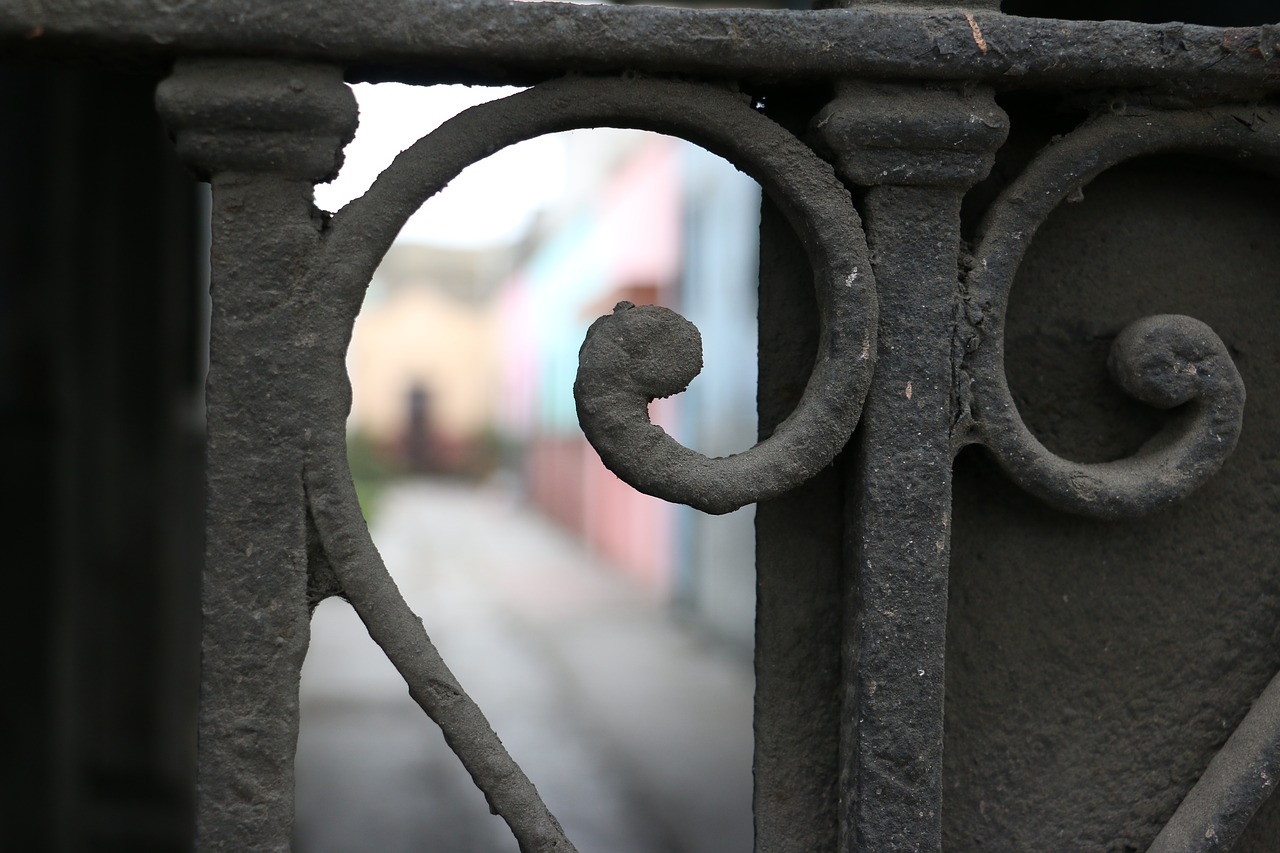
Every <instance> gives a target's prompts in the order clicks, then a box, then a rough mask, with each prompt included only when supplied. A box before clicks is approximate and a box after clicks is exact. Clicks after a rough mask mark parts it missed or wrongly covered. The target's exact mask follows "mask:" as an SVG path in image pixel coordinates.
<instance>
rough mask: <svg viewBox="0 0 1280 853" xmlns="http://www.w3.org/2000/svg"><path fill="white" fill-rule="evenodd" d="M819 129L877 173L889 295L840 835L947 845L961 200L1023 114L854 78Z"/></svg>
mask: <svg viewBox="0 0 1280 853" xmlns="http://www.w3.org/2000/svg"><path fill="white" fill-rule="evenodd" d="M814 127H815V130H817V132H818V133H819V135H820V137H821V138H822V140H823V141H824V142H825V143H826V144H827V145H828V146H829V147H830V149H831V150H832V151H833V152H834V154H835V160H836V163H837V168H838V169H839V170H840V172H841V174H842V175H843V176H844V177H845V178H846V179H847V180H848V181H850V182H851V183H853V184H855V185H858V186H863V187H867V190H866V195H865V197H864V199H863V213H864V215H865V218H866V225H867V236H868V241H869V243H870V246H871V256H872V263H873V264H874V267H875V277H876V288H877V292H878V294H879V297H880V339H879V356H878V360H877V363H876V371H875V375H874V376H873V378H872V383H871V391H870V394H869V395H868V397H867V403H866V406H865V407H864V409H863V413H862V422H861V424H860V426H859V428H858V432H857V433H856V434H855V440H854V453H853V457H852V459H851V460H850V463H849V464H850V469H849V475H848V479H847V484H848V490H847V493H846V506H847V507H848V512H847V514H846V519H847V526H846V537H847V538H846V549H847V551H846V574H845V584H846V586H845V602H844V639H843V650H842V651H843V655H842V657H843V667H844V671H843V679H842V689H843V697H842V700H841V709H842V710H841V732H840V794H841V808H840V844H839V849H840V850H841V851H842V853H852V851H859V852H860V853H861V851H866V853H893V852H894V851H934V853H937V851H940V850H941V847H942V735H943V728H942V727H943V690H944V679H943V663H944V658H945V652H946V648H945V647H946V617H947V569H948V560H949V544H950V514H951V461H952V455H953V448H954V440H953V436H952V429H953V425H954V424H955V423H956V420H957V418H956V414H957V410H958V404H957V393H956V386H957V380H956V367H955V365H954V364H953V358H954V349H953V339H954V337H955V333H956V320H957V307H958V305H959V295H960V285H959V270H960V263H959V261H960V203H961V200H962V199H963V196H964V192H965V190H966V189H967V188H968V187H969V186H972V184H973V183H974V182H975V181H977V180H979V179H981V178H982V177H983V176H985V175H986V174H987V172H988V171H989V170H990V168H991V162H992V157H993V154H994V152H995V149H996V147H997V146H998V145H999V144H1000V143H1001V142H1003V140H1004V137H1005V133H1006V130H1007V119H1006V118H1005V116H1004V114H1003V113H1002V112H1001V111H1000V110H999V109H997V108H996V107H995V104H994V100H993V98H992V95H991V92H990V91H989V90H971V91H961V90H944V89H924V88H921V87H915V86H907V85H895V84H870V83H847V84H844V85H842V86H841V87H840V88H839V90H838V92H837V96H836V98H835V99H834V100H833V101H832V102H831V103H829V104H827V105H826V106H825V107H823V108H822V110H820V111H819V114H818V116H817V117H816V119H815V122H814Z"/></svg>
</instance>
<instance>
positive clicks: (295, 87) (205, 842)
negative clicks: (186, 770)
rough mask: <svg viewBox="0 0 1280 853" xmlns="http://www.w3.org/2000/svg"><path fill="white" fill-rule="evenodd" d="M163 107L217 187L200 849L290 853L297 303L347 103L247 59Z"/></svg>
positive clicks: (299, 360) (331, 78) (304, 79)
mask: <svg viewBox="0 0 1280 853" xmlns="http://www.w3.org/2000/svg"><path fill="white" fill-rule="evenodd" d="M159 104H160V109H161V111H162V113H163V114H164V117H165V118H166V120H167V121H168V122H169V124H170V127H171V128H173V130H174V132H175V136H176V141H177V145H178V149H179V152H180V153H181V154H182V155H183V157H184V158H185V159H186V160H187V161H188V162H189V163H191V165H192V166H194V168H195V169H196V170H197V172H199V173H201V175H202V176H205V177H207V178H208V180H209V181H210V183H211V184H212V185H213V215H212V219H213V242H212V285H211V290H212V300H213V315H212V328H211V335H210V359H209V378H208V387H207V404H208V424H209V426H208V429H209V444H208V504H207V510H206V512H207V519H208V524H207V527H206V537H207V539H206V565H205V573H204V585H203V591H202V596H201V599H202V609H203V620H204V630H203V644H202V659H203V664H202V677H201V712H200V733H199V762H200V763H199V766H200V771H199V780H198V817H197V821H198V826H197V838H198V841H197V844H198V847H199V849H200V850H210V851H212V850H227V851H245V850H263V851H266V850H278V851H286V850H288V849H289V833H290V830H291V828H292V824H293V785H292V780H293V753H294V749H295V746H296V743H297V731H298V678H299V674H300V671H301V667H302V660H303V657H304V656H305V654H306V649H307V643H308V640H309V637H310V618H311V614H310V610H309V608H308V606H307V515H306V504H305V497H304V490H303V459H304V450H305V445H306V441H307V426H306V423H307V421H306V417H307V416H308V415H309V414H310V413H311V412H313V411H314V410H315V403H316V401H315V399H314V397H315V395H317V394H324V393H333V392H332V391H325V390H322V389H323V388H324V386H325V385H327V384H328V383H323V384H317V383H315V382H314V381H313V380H314V379H315V373H316V363H317V361H320V358H319V356H318V354H317V351H318V349H319V348H320V346H321V345H323V344H322V342H321V341H320V340H319V337H320V336H319V335H318V333H317V330H316V325H315V323H314V322H304V321H303V319H304V318H303V317H302V316H300V312H299V308H300V302H299V299H298V298H297V297H298V294H297V292H296V291H297V289H298V286H299V284H300V282H301V271H302V270H303V269H305V268H306V260H307V258H308V257H309V255H310V254H311V253H313V252H314V251H315V249H316V246H317V244H318V240H319V235H320V232H321V229H322V227H323V225H324V219H323V218H322V217H321V215H320V214H319V213H318V212H317V211H316V209H315V206H314V205H313V203H312V187H313V185H314V184H315V183H317V182H319V181H322V180H325V179H327V178H328V177H329V176H331V175H332V174H334V173H335V172H336V170H337V166H338V163H339V162H340V159H339V157H340V155H339V152H340V150H341V147H342V145H343V144H345V143H346V141H347V140H348V139H350V137H351V135H352V133H353V132H354V130H355V118H356V115H355V101H354V98H353V96H352V94H351V91H350V89H348V88H347V87H346V86H345V85H344V84H343V82H342V72H341V69H340V68H337V67H334V66H324V65H312V64H301V63H282V62H265V61H249V60H244V61H189V62H183V63H180V64H179V65H178V67H177V69H176V70H175V72H174V75H173V76H172V77H170V78H169V79H168V80H166V81H165V82H164V83H163V84H162V85H161V87H160V91H159ZM307 319H311V318H307ZM328 346H329V348H332V347H333V345H332V344H329V345H328Z"/></svg>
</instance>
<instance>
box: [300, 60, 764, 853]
mask: <svg viewBox="0 0 1280 853" xmlns="http://www.w3.org/2000/svg"><path fill="white" fill-rule="evenodd" d="M355 90H356V93H357V98H358V100H359V103H360V109H361V125H360V131H359V133H358V134H357V136H356V139H355V140H354V141H353V142H352V144H351V145H350V146H349V147H348V149H347V157H346V163H345V165H344V168H343V172H342V173H341V174H340V175H339V177H338V178H337V180H335V181H334V182H333V183H332V184H330V185H326V186H323V187H319V188H318V189H317V194H316V195H317V204H318V205H319V206H321V207H322V208H325V209H329V210H335V209H337V208H339V207H340V206H341V205H342V204H345V203H346V202H347V201H348V200H349V199H350V198H352V197H354V196H356V195H359V194H360V193H362V192H363V191H364V189H365V188H367V186H368V184H369V183H370V182H371V181H372V180H373V179H374V177H375V176H376V174H377V173H378V172H379V171H380V170H381V169H382V168H384V167H385V166H386V165H387V164H388V163H389V162H390V160H391V158H392V157H393V156H394V155H395V154H396V153H398V151H399V150H401V149H403V148H404V147H407V146H408V145H409V144H411V143H412V142H414V141H415V140H416V139H417V138H418V137H419V136H421V135H422V134H424V133H426V132H427V131H429V130H430V129H431V128H432V127H434V126H436V125H437V124H439V123H440V122H441V121H443V120H444V119H446V118H447V117H448V116H449V115H451V114H453V113H456V112H457V111H459V110H460V109H462V108H465V107H467V106H469V105H471V104H473V103H477V102H479V101H481V100H486V99H490V98H493V97H498V96H501V95H504V94H509V93H510V92H511V91H513V90H485V89H479V88H465V87H432V88H414V87H408V86H400V85H395V84H390V85H387V84H384V85H379V86H370V85H363V84H362V85H357V86H356V87H355ZM758 223H759V188H758V186H757V185H756V184H755V183H754V182H753V181H752V180H750V179H749V178H747V177H745V176H744V175H742V174H740V173H739V172H737V170H736V169H735V168H734V167H732V166H731V165H729V164H728V163H726V162H724V161H723V160H720V159H719V158H717V157H715V156H713V155H711V154H708V153H707V152H706V151H703V150H702V149H700V148H697V147H696V146H694V145H692V144H688V143H685V142H683V141H680V140H676V139H672V138H668V137H663V136H658V135H655V134H649V133H641V132H635V131H625V130H590V131H578V132H570V133H562V134H556V135H553V136H547V137H541V138H538V139H535V140H530V141H528V142H525V143H521V144H520V145H517V146H513V147H512V148H510V149H507V150H505V151H502V152H499V153H498V154H496V155H494V156H493V157H491V158H489V159H488V160H486V161H483V162H482V163H480V164H477V165H475V166H472V167H471V168H469V169H468V170H467V171H466V172H464V173H463V174H462V175H461V176H460V177H459V178H458V179H457V180H456V181H455V182H454V183H453V184H451V185H450V186H449V187H448V188H447V189H446V190H445V191H444V192H442V193H441V194H440V195H439V196H437V197H436V198H435V199H432V200H430V201H428V202H427V204H425V205H424V206H423V208H422V209H421V210H420V211H419V213H418V214H417V215H415V216H414V217H413V218H412V219H411V220H410V222H409V223H408V224H407V225H406V226H405V228H404V230H403V231H402V233H401V235H400V238H399V239H398V241H397V243H396V245H395V246H394V247H393V248H392V249H391V251H390V252H389V253H388V255H387V256H386V258H385V260H384V262H383V264H382V266H381V268H380V269H379V271H378V273H377V274H376V276H375V278H374V280H373V282H372V284H371V286H370V289H369V291H368V295H367V298H366V301H365V305H364V309H363V311H362V313H361V315H360V319H359V320H358V322H357V324H356V328H355V333H354V336H353V340H352V344H351V348H350V351H349V354H348V370H349V373H350V375H351V378H352V385H353V404H352V411H351V417H350V420H349V423H348V440H349V457H350V460H351V463H352V468H353V474H354V476H355V479H356V484H357V488H358V491H359V493H360V495H361V501H362V505H363V507H364V509H365V513H366V516H367V518H368V519H369V520H370V522H371V529H372V531H373V534H374V538H375V541H376V542H377V543H378V545H379V548H380V550H381V551H382V553H383V555H384V558H385V559H386V562H387V564H388V567H389V569H390V571H391V572H392V573H393V575H395V577H396V579H397V582H398V583H399V585H400V586H401V589H402V590H403V591H404V593H405V595H406V597H407V598H408V599H409V601H410V603H411V605H412V606H413V607H414V609H415V610H416V611H417V612H418V613H419V614H420V615H421V616H423V618H424V621H425V624H426V626H427V629H428V631H429V632H430V633H431V635H432V637H433V639H434V640H435V641H436V642H437V643H438V644H439V645H440V646H441V648H442V651H443V653H444V655H445V659H446V661H447V662H448V663H449V664H450V665H451V666H452V667H453V668H454V669H455V672H456V673H457V675H458V676H459V678H460V680H461V681H462V683H463V685H464V687H466V688H467V689H468V690H471V691H473V692H474V695H475V698H476V699H477V701H478V702H479V704H480V706H481V708H482V709H484V710H485V712H486V714H487V715H489V717H490V721H491V722H492V723H493V725H494V727H495V729H496V730H497V732H498V733H499V735H500V736H501V737H502V738H503V740H504V742H505V743H506V744H507V746H508V748H509V749H510V750H511V751H512V753H513V754H514V756H515V758H516V759H517V760H518V761H519V762H520V763H521V764H522V766H523V767H524V768H525V770H526V772H527V773H528V774H529V775H530V777H531V778H532V779H533V781H534V783H535V784H536V785H537V786H538V788H539V790H540V791H541V793H542V794H543V796H544V797H545V798H546V799H547V801H548V804H549V805H550V807H551V809H552V811H553V812H555V813H556V814H557V816H558V817H559V818H560V820H561V821H562V823H563V824H564V826H565V829H566V831H567V832H568V833H569V836H570V838H571V839H573V840H574V842H575V843H576V844H578V845H579V847H580V849H582V850H584V851H588V850H596V851H610V853H632V852H633V851H634V853H646V852H647V853H663V851H671V853H677V851H689V852H690V853H694V851H705V853H719V851H733V850H742V851H745V850H749V849H750V847H751V836H752V827H751V814H750V800H751V692H752V678H751V670H750V653H751V636H752V630H753V613H754V573H753V569H752V566H753V563H754V553H753V545H754V534H753V527H752V517H753V516H752V511H751V510H750V509H748V510H744V511H740V512H737V513H734V514H732V515H730V516H727V517H722V518H712V517H709V516H704V515H702V514H700V513H696V512H693V511H691V510H688V509H686V508H683V507H674V506H671V505H668V504H665V503H663V502H662V501H658V500H656V499H653V498H650V497H648V496H645V495H642V494H640V493H639V492H636V491H635V490H633V489H632V488H631V487H630V486H627V485H626V484H624V483H622V482H621V481H620V480H618V478H617V477H615V476H614V475H613V474H612V473H611V472H609V471H608V470H606V469H605V468H604V467H603V465H602V464H601V463H600V461H599V458H598V457H597V455H596V453H595V451H594V450H593V449H592V448H591V447H590V446H589V445H588V444H587V442H586V440H585V438H584V437H583V435H582V432H581V430H580V429H579V427H578V422H577V416H576V414H575V409H574V402H573V396H572V388H573V380H574V375H575V372H576V370H577V353H578V347H579V346H580V345H581V343H582V340H583V338H584V336H585V334H586V329H587V326H588V325H590V323H591V322H592V321H593V320H594V319H595V318H596V317H598V316H599V315H601V314H605V313H608V312H609V311H611V310H612V308H613V305H614V304H615V303H617V302H618V301H620V300H623V299H626V300H630V301H632V302H635V303H637V304H644V303H653V304H661V305H665V306H668V307H671V308H673V309H675V310H677V311H679V312H680V313H682V314H684V315H685V316H687V317H688V318H689V319H691V320H692V321H693V322H695V323H696V324H697V325H698V326H699V328H700V329H701V331H702V333H703V344H704V360H705V363H706V365H707V367H706V369H705V372H704V375H703V376H701V377H699V379H697V380H696V381H695V382H694V384H693V386H692V387H691V388H690V390H689V391H688V392H687V393H685V394H683V395H679V396H677V397H675V398H670V399H667V400H661V401H657V402H655V404H654V405H653V406H652V407H651V409H652V416H653V417H654V419H655V420H656V421H657V422H659V423H661V424H662V425H663V426H664V427H665V428H666V429H667V430H668V431H669V432H671V433H672V434H673V435H674V436H676V437H677V438H678V439H679V440H681V441H682V442H684V443H685V444H688V445H690V446H692V447H695V448H697V449H699V450H701V451H702V452H704V453H707V454H710V455H725V454H728V453H732V452H736V451H739V450H743V449H745V448H747V447H749V446H751V444H752V443H754V436H755V349H756V340H755V323H756V317H755V310H756V305H755V294H754V280H755V271H756V256H757V229H758ZM297 802H298V823H297V829H296V833H295V847H296V849H297V850H298V851H299V853H338V851H351V850H371V849H376V850H379V851H399V850H405V851H409V850H421V849H429V850H433V851H443V853H454V852H455V851H456V853H470V852H471V851H475V853H482V851H507V850H510V851H514V850H515V849H516V847H515V842H514V840H512V839H511V837H510V834H509V832H508V830H507V829H506V827H505V825H504V824H503V823H502V822H501V821H500V820H499V819H497V818H495V817H493V816H491V815H490V814H489V813H488V809H487V807H486V806H485V803H484V800H483V797H482V796H481V795H480V793H479V792H478V791H477V790H476V789H475V788H474V786H473V785H472V784H471V782H470V780H469V779H468V778H467V776H466V774H465V771H463V769H462V767H461V765H460V764H459V763H458V761H457V760H456V758H454V756H453V755H452V753H451V752H450V751H449V750H448V748H447V747H446V746H445V744H444V743H443V740H442V739H441V737H440V735H439V733H438V730H437V729H436V727H435V726H434V724H432V723H431V722H430V721H429V720H427V719H426V718H425V717H424V716H423V714H422V713H421V711H420V710H419V709H418V708H417V706H416V705H415V704H414V703H413V702H412V700H411V699H410V698H409V697H408V694H407V691H406V689H405V687H404V684H403V682H402V681H401V679H400V678H399V676H398V675H397V674H396V673H395V671H394V670H393V669H392V667H391V666H390V664H389V663H388V662H387V661H386V660H385V659H384V658H383V657H382V655H381V653H380V651H379V650H378V649H377V648H376V647H375V646H374V645H373V643H372V642H371V641H370V639H369V638H368V636H367V633H366V632H365V630H364V627H363V625H361V624H360V622H359V620H358V618H357V617H355V615H354V613H353V611H352V610H351V608H350V607H349V606H348V605H347V604H346V603H345V602H341V601H335V600H331V601H329V602H326V603H325V604H323V605H322V606H321V607H320V608H319V609H318V610H317V612H316V616H315V620H314V623H313V640H312V649H311V652H310V655H309V657H308V661H307V666H306V669H305V670H304V676H303V723H302V737H301V742H300V744H299V754H298V788H297Z"/></svg>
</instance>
